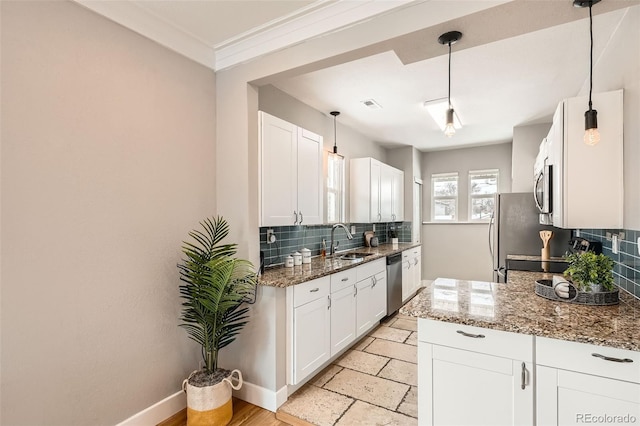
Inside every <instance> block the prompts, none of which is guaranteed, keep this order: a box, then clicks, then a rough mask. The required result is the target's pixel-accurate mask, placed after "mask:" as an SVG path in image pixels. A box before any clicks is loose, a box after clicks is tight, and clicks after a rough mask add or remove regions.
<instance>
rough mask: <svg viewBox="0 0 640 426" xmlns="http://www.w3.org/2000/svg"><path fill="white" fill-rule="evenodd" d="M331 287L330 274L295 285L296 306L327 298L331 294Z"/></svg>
mask: <svg viewBox="0 0 640 426" xmlns="http://www.w3.org/2000/svg"><path fill="white" fill-rule="evenodd" d="M330 288H331V280H330V279H329V277H328V276H327V277H322V278H317V279H315V280H311V281H307V282H305V283H302V284H297V285H295V286H294V287H293V306H294V308H297V307H298V306H301V305H304V304H305V303H309V302H311V301H313V300H316V299H319V298H321V297H325V298H326V297H327V296H328V295H329V289H330Z"/></svg>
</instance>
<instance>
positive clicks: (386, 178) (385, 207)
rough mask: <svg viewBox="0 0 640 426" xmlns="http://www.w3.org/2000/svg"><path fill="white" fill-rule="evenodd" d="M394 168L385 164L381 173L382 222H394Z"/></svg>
mask: <svg viewBox="0 0 640 426" xmlns="http://www.w3.org/2000/svg"><path fill="white" fill-rule="evenodd" d="M393 170H394V169H393V168H392V167H390V166H387V165H386V164H383V165H382V167H381V172H380V215H381V217H382V219H381V221H382V222H391V221H393Z"/></svg>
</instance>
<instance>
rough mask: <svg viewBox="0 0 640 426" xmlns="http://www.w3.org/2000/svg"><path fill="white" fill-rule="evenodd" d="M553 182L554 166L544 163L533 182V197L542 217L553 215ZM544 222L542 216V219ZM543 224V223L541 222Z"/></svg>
mask: <svg viewBox="0 0 640 426" xmlns="http://www.w3.org/2000/svg"><path fill="white" fill-rule="evenodd" d="M552 182H553V166H552V165H550V164H546V161H545V162H544V163H543V165H542V167H540V168H539V169H538V170H537V171H536V174H535V176H534V181H533V197H534V199H535V200H536V206H538V210H539V211H540V213H541V215H550V214H551V213H553V206H552V201H553V196H552V194H551V188H552V186H553V185H552ZM540 220H541V221H542V220H543V219H542V216H541V218H540ZM541 223H542V222H541Z"/></svg>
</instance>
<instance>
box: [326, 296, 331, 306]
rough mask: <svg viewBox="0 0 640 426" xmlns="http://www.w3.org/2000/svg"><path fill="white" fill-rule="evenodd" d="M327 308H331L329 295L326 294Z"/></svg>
mask: <svg viewBox="0 0 640 426" xmlns="http://www.w3.org/2000/svg"><path fill="white" fill-rule="evenodd" d="M327 309H331V295H329V296H327Z"/></svg>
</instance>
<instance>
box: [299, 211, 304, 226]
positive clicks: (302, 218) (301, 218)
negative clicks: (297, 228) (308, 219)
mask: <svg viewBox="0 0 640 426" xmlns="http://www.w3.org/2000/svg"><path fill="white" fill-rule="evenodd" d="M303 220H304V216H302V212H300V223H299V224H298V225H302V221H303Z"/></svg>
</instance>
